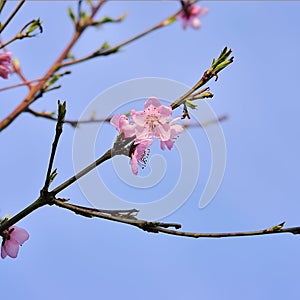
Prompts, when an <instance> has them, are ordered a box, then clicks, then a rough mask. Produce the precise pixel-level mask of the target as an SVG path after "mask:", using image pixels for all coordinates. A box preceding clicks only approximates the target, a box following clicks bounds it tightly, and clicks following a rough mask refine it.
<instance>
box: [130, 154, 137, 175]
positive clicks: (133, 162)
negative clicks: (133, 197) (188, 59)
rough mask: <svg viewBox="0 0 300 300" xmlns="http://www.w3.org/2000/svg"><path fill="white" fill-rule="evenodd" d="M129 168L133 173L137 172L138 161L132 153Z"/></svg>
mask: <svg viewBox="0 0 300 300" xmlns="http://www.w3.org/2000/svg"><path fill="white" fill-rule="evenodd" d="M130 164H131V170H132V173H133V174H134V175H137V174H138V161H137V159H136V157H135V156H134V155H132V156H131V160H130Z"/></svg>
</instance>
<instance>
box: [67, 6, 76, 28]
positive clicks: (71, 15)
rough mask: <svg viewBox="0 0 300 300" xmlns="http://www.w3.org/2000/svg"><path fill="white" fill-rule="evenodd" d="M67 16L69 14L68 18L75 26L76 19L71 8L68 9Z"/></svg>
mask: <svg viewBox="0 0 300 300" xmlns="http://www.w3.org/2000/svg"><path fill="white" fill-rule="evenodd" d="M68 14H69V17H70V18H71V20H72V22H73V23H74V24H76V17H75V14H74V12H73V10H72V8H71V7H68Z"/></svg>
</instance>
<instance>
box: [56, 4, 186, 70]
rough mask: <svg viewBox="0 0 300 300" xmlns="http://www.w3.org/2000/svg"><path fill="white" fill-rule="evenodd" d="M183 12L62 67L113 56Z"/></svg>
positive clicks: (63, 64) (65, 63)
mask: <svg viewBox="0 0 300 300" xmlns="http://www.w3.org/2000/svg"><path fill="white" fill-rule="evenodd" d="M181 11H182V9H180V10H178V11H177V12H176V13H174V14H172V15H171V16H170V17H168V18H166V19H164V20H163V21H161V22H159V23H158V24H156V25H154V26H152V27H150V28H148V29H146V30H145V31H143V32H141V33H138V34H137V35H135V36H133V37H131V38H129V39H127V40H125V41H123V42H120V43H119V44H117V45H115V46H113V47H110V48H108V49H105V50H97V51H95V52H93V53H91V54H89V55H86V56H84V57H81V58H78V59H74V60H71V61H68V62H64V63H62V64H61V67H67V66H70V65H75V64H78V63H81V62H84V61H86V60H89V59H92V58H95V57H99V56H106V55H109V54H112V53H115V52H116V51H118V50H119V49H120V48H121V47H123V46H125V45H128V44H130V43H132V42H134V41H136V40H137V39H139V38H141V37H143V36H145V35H147V34H149V33H151V32H153V31H155V30H157V29H159V28H162V27H164V26H167V25H168V23H167V21H168V20H170V19H171V18H175V17H176V16H177V15H178V14H179V13H180V12H181Z"/></svg>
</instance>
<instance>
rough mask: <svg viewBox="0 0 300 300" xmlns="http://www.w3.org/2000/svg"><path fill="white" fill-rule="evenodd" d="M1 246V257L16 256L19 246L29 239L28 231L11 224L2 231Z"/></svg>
mask: <svg viewBox="0 0 300 300" xmlns="http://www.w3.org/2000/svg"><path fill="white" fill-rule="evenodd" d="M1 235H2V237H3V241H2V246H1V257H2V258H3V259H4V258H5V257H6V256H10V257H11V258H16V257H17V255H18V252H19V246H22V244H23V243H24V242H26V241H27V240H28V239H29V234H28V232H27V231H26V230H25V229H23V228H20V227H17V226H11V227H9V228H8V229H7V230H5V231H3V232H2V234H1Z"/></svg>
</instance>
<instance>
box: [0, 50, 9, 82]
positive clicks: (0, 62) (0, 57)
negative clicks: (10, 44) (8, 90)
mask: <svg viewBox="0 0 300 300" xmlns="http://www.w3.org/2000/svg"><path fill="white" fill-rule="evenodd" d="M11 55H12V53H11V52H6V53H0V77H2V78H4V79H7V78H8V74H9V73H10V69H9V67H10V66H11V62H12V60H11Z"/></svg>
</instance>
